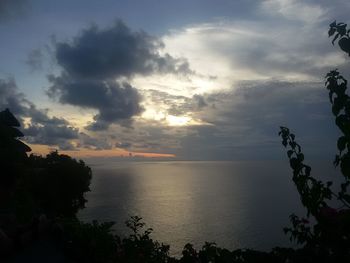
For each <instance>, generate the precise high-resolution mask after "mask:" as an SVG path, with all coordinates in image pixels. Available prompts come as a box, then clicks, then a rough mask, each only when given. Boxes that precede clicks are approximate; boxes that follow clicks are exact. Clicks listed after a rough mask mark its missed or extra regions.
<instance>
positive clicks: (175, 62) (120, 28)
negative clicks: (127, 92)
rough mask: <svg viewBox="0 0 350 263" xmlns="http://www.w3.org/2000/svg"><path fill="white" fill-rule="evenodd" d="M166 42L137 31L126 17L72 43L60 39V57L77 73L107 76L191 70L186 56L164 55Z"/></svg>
mask: <svg viewBox="0 0 350 263" xmlns="http://www.w3.org/2000/svg"><path fill="white" fill-rule="evenodd" d="M163 46H164V44H163V43H162V42H161V41H160V40H159V39H157V38H156V37H153V36H150V35H148V34H147V33H145V32H143V31H136V32H133V31H131V30H130V28H128V27H127V26H126V25H125V24H124V23H123V22H122V21H118V22H116V23H115V24H114V25H113V26H112V27H110V28H107V29H99V28H98V27H97V26H92V27H90V28H88V29H86V30H84V31H83V32H82V33H81V34H80V35H79V36H78V37H76V38H75V39H74V40H73V41H72V42H71V43H58V44H57V46H56V59H57V62H58V64H59V65H60V66H62V68H63V69H64V70H65V71H66V72H68V73H69V74H70V75H71V76H73V77H79V78H80V77H82V78H92V79H106V78H108V79H109V78H117V77H120V76H124V77H131V76H133V75H135V74H142V75H148V74H151V73H154V72H161V73H184V74H188V73H190V69H189V65H188V63H187V61H186V60H184V59H176V58H173V57H172V56H170V55H169V54H165V55H161V54H160V52H159V51H160V49H162V48H163Z"/></svg>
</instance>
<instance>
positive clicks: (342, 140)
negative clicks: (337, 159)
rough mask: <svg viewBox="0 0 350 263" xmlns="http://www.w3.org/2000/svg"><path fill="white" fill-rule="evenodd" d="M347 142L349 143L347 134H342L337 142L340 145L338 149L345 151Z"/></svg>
mask: <svg viewBox="0 0 350 263" xmlns="http://www.w3.org/2000/svg"><path fill="white" fill-rule="evenodd" d="M346 144H347V139H346V137H345V136H342V137H340V138H339V139H338V142H337V146H338V150H339V151H341V152H342V151H344V150H345V147H346Z"/></svg>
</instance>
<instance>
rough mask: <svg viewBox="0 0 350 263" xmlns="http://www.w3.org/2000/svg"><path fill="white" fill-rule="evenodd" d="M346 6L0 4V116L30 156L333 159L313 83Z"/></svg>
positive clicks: (340, 2) (307, 2) (329, 64)
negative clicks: (287, 145) (287, 142)
mask: <svg viewBox="0 0 350 263" xmlns="http://www.w3.org/2000/svg"><path fill="white" fill-rule="evenodd" d="M349 11H350V2H349V1H348V0H334V1H325V0H318V1H316V0H265V1H263V0H236V1H232V0H215V1H214V0H178V1H168V0H162V1H159V0H128V1H122V0H101V1H95V0H60V1H47V0H1V1H0V35H1V44H0V45H1V48H0V57H1V60H0V109H1V110H2V109H5V108H9V109H10V110H11V111H12V112H13V113H14V114H15V115H16V116H17V117H18V118H19V119H20V120H21V123H22V130H23V132H24V134H25V135H26V137H25V141H26V142H27V143H29V144H30V145H31V147H32V149H33V151H34V152H36V153H45V152H47V151H50V150H52V149H59V150H60V151H61V152H65V153H68V154H71V155H73V156H76V157H81V158H84V157H106V156H108V157H118V156H125V158H129V157H130V156H145V157H159V158H173V159H182V160H253V159H254V160H256V159H258V160H264V159H280V158H284V157H285V156H284V150H283V149H282V147H281V143H280V138H278V135H277V133H278V130H279V126H281V125H282V126H288V127H289V128H291V129H292V130H293V131H294V132H295V133H296V135H297V138H298V141H299V142H300V144H301V145H302V146H303V148H304V149H305V153H306V155H307V156H309V157H310V158H321V159H322V158H329V157H330V156H333V155H334V154H335V153H336V145H335V140H336V138H337V136H338V134H339V133H338V131H337V129H336V127H335V125H334V120H333V118H332V115H331V113H330V104H329V101H328V95H327V91H326V89H325V88H324V84H323V83H324V79H323V77H324V75H325V74H326V73H327V72H328V71H329V70H330V69H334V68H338V69H339V70H340V71H341V72H342V73H343V74H344V75H345V76H350V70H349V69H350V66H349V65H350V64H349V62H350V59H349V58H348V57H347V56H346V54H345V53H342V52H341V51H340V50H339V48H338V47H333V46H332V44H331V41H330V39H328V35H327V31H328V25H329V24H330V23H331V22H333V21H334V20H335V19H337V21H342V22H349V19H350V17H349V16H348V14H349Z"/></svg>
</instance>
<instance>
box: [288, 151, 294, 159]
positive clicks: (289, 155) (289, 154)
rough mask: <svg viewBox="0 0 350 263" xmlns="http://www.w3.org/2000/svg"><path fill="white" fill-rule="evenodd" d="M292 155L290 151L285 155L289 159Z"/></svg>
mask: <svg viewBox="0 0 350 263" xmlns="http://www.w3.org/2000/svg"><path fill="white" fill-rule="evenodd" d="M292 154H293V151H292V150H289V151H288V152H287V155H288V157H289V158H290V157H291V156H292Z"/></svg>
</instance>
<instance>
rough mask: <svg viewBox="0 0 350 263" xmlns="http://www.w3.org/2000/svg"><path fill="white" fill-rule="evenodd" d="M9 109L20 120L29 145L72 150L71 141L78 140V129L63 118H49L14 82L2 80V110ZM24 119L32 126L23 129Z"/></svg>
mask: <svg viewBox="0 0 350 263" xmlns="http://www.w3.org/2000/svg"><path fill="white" fill-rule="evenodd" d="M5 108H9V109H10V110H11V112H13V114H14V115H15V116H16V117H17V118H19V119H20V121H21V123H22V130H23V132H24V134H25V136H26V141H28V142H29V143H38V144H47V145H58V146H59V147H60V149H65V150H66V149H72V148H73V145H72V144H71V142H70V140H71V139H77V138H78V129H75V128H73V127H71V126H70V125H69V123H68V122H67V121H66V120H65V119H62V118H57V117H49V116H48V111H47V110H41V109H38V108H37V107H36V106H35V105H34V104H33V103H31V102H30V101H28V100H27V99H26V98H25V96H24V94H23V93H21V92H19V91H18V89H17V86H16V83H15V81H14V80H11V79H10V80H4V79H0V110H4V109H5ZM23 118H30V119H31V123H30V125H29V126H28V127H27V128H25V129H23Z"/></svg>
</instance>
